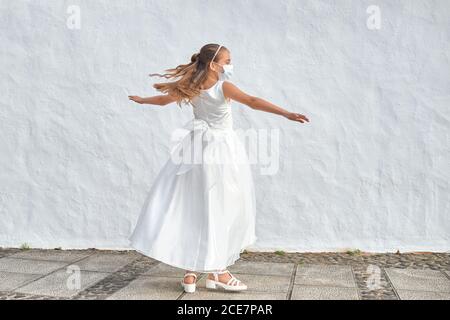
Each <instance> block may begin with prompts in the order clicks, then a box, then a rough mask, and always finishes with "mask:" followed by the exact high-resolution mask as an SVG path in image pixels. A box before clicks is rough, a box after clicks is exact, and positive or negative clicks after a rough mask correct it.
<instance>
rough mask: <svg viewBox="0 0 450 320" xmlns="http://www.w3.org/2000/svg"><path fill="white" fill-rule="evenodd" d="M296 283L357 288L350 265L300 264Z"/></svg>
mask: <svg viewBox="0 0 450 320" xmlns="http://www.w3.org/2000/svg"><path fill="white" fill-rule="evenodd" d="M294 283H295V284H299V285H308V286H326V287H346V288H356V287H357V285H356V282H355V279H354V277H353V272H352V269H351V267H350V266H336V265H313V264H310V265H298V266H297V272H296V275H295V279H294Z"/></svg>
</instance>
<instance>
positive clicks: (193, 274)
mask: <svg viewBox="0 0 450 320" xmlns="http://www.w3.org/2000/svg"><path fill="white" fill-rule="evenodd" d="M184 276H185V277H187V276H194V277H195V278H197V275H196V274H195V273H192V272H188V273H185V274H184Z"/></svg>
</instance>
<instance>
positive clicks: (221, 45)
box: [211, 45, 222, 62]
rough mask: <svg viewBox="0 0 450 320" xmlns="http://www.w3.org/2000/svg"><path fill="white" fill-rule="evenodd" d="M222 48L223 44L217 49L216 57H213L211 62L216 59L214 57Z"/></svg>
mask: <svg viewBox="0 0 450 320" xmlns="http://www.w3.org/2000/svg"><path fill="white" fill-rule="evenodd" d="M220 48H222V45H220V46H219V49H217V51H216V53H214V57H213V58H212V59H211V62H213V61H214V58H215V57H216V55H217V53H218V52H219V50H220Z"/></svg>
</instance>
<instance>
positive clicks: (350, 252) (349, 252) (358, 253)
mask: <svg viewBox="0 0 450 320" xmlns="http://www.w3.org/2000/svg"><path fill="white" fill-rule="evenodd" d="M346 253H347V254H349V255H351V256H356V255H360V254H361V250H359V249H355V250H347V251H346Z"/></svg>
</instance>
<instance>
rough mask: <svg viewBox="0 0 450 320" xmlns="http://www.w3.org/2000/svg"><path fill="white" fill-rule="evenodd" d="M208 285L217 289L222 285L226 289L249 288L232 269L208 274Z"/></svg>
mask: <svg viewBox="0 0 450 320" xmlns="http://www.w3.org/2000/svg"><path fill="white" fill-rule="evenodd" d="M206 287H207V288H209V289H216V288H217V287H221V288H223V289H225V290H231V291H242V290H246V289H247V285H246V284H244V283H243V282H242V281H241V280H239V279H237V278H236V277H235V276H234V275H232V274H231V272H230V271H228V270H224V271H219V272H213V273H210V274H208V277H207V279H206Z"/></svg>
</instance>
